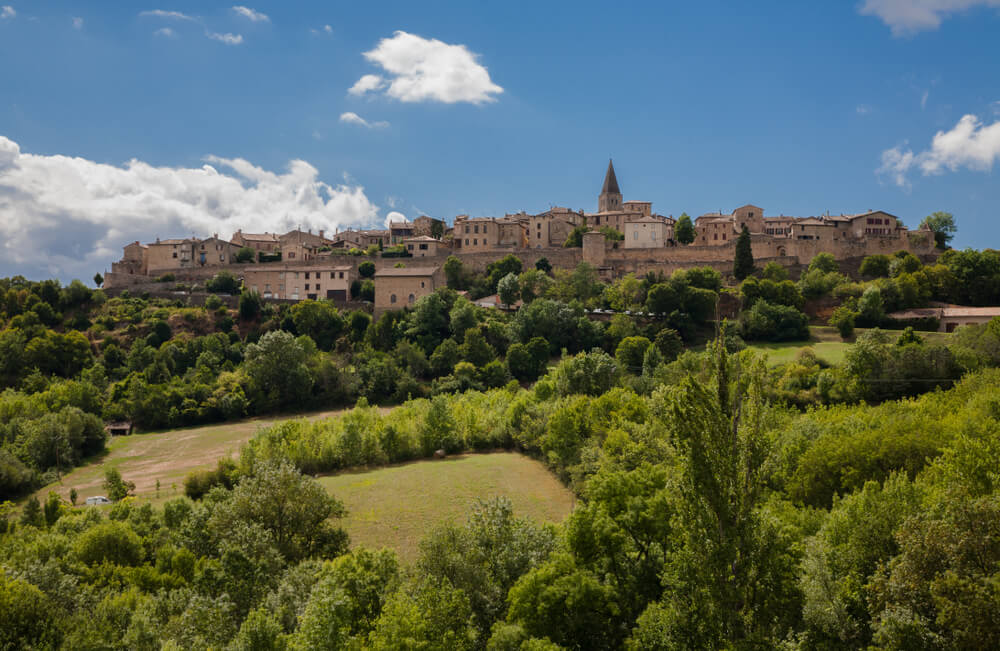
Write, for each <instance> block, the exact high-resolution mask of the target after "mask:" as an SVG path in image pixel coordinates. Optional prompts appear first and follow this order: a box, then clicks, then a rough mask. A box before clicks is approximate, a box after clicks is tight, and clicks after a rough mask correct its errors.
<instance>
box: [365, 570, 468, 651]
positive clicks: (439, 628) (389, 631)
mask: <svg viewBox="0 0 1000 651" xmlns="http://www.w3.org/2000/svg"><path fill="white" fill-rule="evenodd" d="M471 617H472V611H471V609H470V607H469V600H468V598H467V597H466V596H465V594H464V593H463V592H462V591H461V590H459V589H458V588H455V587H453V586H452V585H451V584H450V583H448V581H434V580H431V579H417V580H416V581H415V582H413V583H410V584H407V585H405V586H403V587H402V588H401V589H399V590H397V591H396V592H395V593H393V595H392V596H391V597H389V599H388V601H387V602H386V604H385V607H384V608H383V609H382V614H381V615H380V616H379V618H378V620H377V622H376V624H375V630H374V631H372V634H371V636H370V637H369V640H368V641H369V648H371V649H373V650H374V651H395V650H396V649H448V650H449V651H467V650H468V651H471V649H473V648H474V639H475V632H474V629H472V628H471V627H470V626H469V622H470V619H471Z"/></svg>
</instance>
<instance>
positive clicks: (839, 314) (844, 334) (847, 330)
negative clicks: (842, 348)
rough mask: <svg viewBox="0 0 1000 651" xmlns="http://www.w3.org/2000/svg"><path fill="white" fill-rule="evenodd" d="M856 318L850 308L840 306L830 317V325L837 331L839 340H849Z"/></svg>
mask: <svg viewBox="0 0 1000 651" xmlns="http://www.w3.org/2000/svg"><path fill="white" fill-rule="evenodd" d="M855 317H857V313H855V312H854V311H853V310H852V309H851V308H849V307H846V306H843V305H841V306H840V307H838V308H837V309H836V310H834V311H833V314H831V315H830V325H831V326H833V327H834V328H836V329H837V332H839V333H840V338H841V339H850V337H851V335H853V334H854V319H855Z"/></svg>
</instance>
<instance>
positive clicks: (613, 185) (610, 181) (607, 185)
mask: <svg viewBox="0 0 1000 651" xmlns="http://www.w3.org/2000/svg"><path fill="white" fill-rule="evenodd" d="M609 192H610V193H612V194H621V193H622V191H621V190H619V189H618V178H617V177H616V176H615V166H614V165H613V164H612V163H611V159H610V158H609V159H608V173H607V174H605V175H604V187H603V188H601V194H607V193H609Z"/></svg>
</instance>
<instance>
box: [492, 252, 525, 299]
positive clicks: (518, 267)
mask: <svg viewBox="0 0 1000 651" xmlns="http://www.w3.org/2000/svg"><path fill="white" fill-rule="evenodd" d="M523 269H524V263H523V262H521V259H520V258H518V257H517V256H515V255H514V254H512V253H508V254H507V255H505V256H504V257H503V258H501V259H499V260H497V261H495V262H491V263H490V264H488V265H487V266H486V278H487V282H488V283H489V286H490V291H492V292H495V291H497V286H498V285H499V284H500V279H501V278H503V277H504V276H507V275H508V274H514V276H515V277H517V275H518V274H519V273H521V271H522V270H523Z"/></svg>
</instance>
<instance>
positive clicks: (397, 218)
mask: <svg viewBox="0 0 1000 651" xmlns="http://www.w3.org/2000/svg"><path fill="white" fill-rule="evenodd" d="M406 221H407V220H406V215H404V214H403V213H401V212H396V211H395V210H393V211H392V212H390V213H389V214H388V215H386V216H385V227H386V228H389V224H400V223H406Z"/></svg>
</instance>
